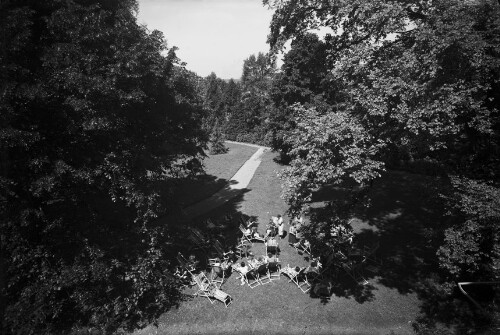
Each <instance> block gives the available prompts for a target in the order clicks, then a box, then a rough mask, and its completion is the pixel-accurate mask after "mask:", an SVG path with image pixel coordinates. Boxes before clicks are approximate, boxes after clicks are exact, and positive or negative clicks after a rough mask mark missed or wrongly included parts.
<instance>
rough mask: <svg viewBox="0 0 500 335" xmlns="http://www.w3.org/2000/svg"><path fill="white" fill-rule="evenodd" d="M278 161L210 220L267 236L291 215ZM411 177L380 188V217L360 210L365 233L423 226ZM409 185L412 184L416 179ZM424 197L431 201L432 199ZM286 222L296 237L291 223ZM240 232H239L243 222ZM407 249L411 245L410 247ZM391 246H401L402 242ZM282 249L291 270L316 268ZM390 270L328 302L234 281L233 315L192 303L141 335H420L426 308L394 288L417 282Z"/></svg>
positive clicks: (404, 289)
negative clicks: (413, 205)
mask: <svg viewBox="0 0 500 335" xmlns="http://www.w3.org/2000/svg"><path fill="white" fill-rule="evenodd" d="M274 157H275V154H274V153H270V152H267V153H265V154H264V156H263V161H262V163H261V165H260V166H259V168H258V169H257V172H256V174H255V175H254V177H253V179H252V181H251V183H250V185H249V186H248V190H247V191H246V192H245V193H244V194H242V195H241V196H240V197H238V198H237V199H235V201H233V202H232V203H228V204H227V205H225V206H224V207H222V208H218V209H216V210H214V211H213V212H212V213H209V214H208V215H205V216H204V217H203V218H206V217H212V218H217V217H220V216H222V215H223V214H225V213H228V212H232V213H233V214H238V215H240V214H245V215H248V216H253V217H255V218H256V219H257V220H258V222H259V223H260V226H259V231H260V232H264V229H265V223H266V222H267V221H268V218H269V217H270V216H271V215H276V214H278V213H284V211H285V209H286V205H285V204H284V203H283V201H282V200H281V199H280V197H279V195H280V191H281V187H280V183H279V180H278V178H277V177H276V174H275V171H276V170H279V169H280V168H281V167H280V166H279V165H278V164H276V163H275V162H274V161H273V158H274ZM405 176H406V175H398V174H396V175H395V176H394V175H391V174H389V175H388V176H387V177H386V178H387V182H388V183H385V182H383V181H381V182H380V183H379V184H378V186H379V188H378V189H377V190H376V191H374V193H373V197H374V200H376V199H379V198H380V197H381V196H382V195H383V194H386V195H387V193H388V192H389V193H390V199H388V203H386V202H384V200H383V199H379V200H377V201H378V202H375V203H374V205H376V206H378V207H379V210H380V211H377V209H376V208H372V209H370V210H369V211H365V212H361V211H360V213H359V218H358V221H357V222H356V224H357V230H358V232H364V231H366V230H370V229H375V230H376V229H379V230H382V231H383V230H384V229H386V228H387V227H386V228H384V227H383V225H384V224H385V225H388V222H390V224H391V225H394V226H396V225H398V224H399V223H401V224H402V223H405V222H402V221H400V219H401V218H403V217H406V216H407V215H409V216H410V217H411V218H413V220H421V219H422V218H421V217H420V216H418V215H415V214H414V213H413V214H412V213H405V212H404V206H403V205H404V201H403V202H401V203H398V201H399V200H398V199H399V196H398V193H397V192H403V191H404V192H407V191H409V189H408V187H407V186H406V187H405V186H403V185H401V184H400V183H401V182H402V180H404V178H405ZM394 178H396V179H394ZM411 178H412V177H410V179H411ZM406 182H407V183H411V180H409V181H408V180H407V181H406ZM376 186H377V185H376ZM374 189H376V187H374ZM391 192H394V193H391ZM419 197H421V198H422V199H421V200H425V198H424V197H425V194H421V195H420V196H419ZM407 200H408V199H407ZM389 203H390V204H392V205H390V204H389ZM429 205H430V204H429ZM396 207H397V208H396ZM426 211H430V209H428V208H427V209H424V210H421V211H420V212H421V213H420V214H424V213H426ZM203 218H200V220H201V219H203ZM372 218H373V220H372ZM285 222H286V225H285V228H286V230H288V220H287V218H286V217H285ZM234 225H235V226H236V227H237V223H236V222H235V223H234ZM377 226H378V227H377ZM405 228H406V227H403V226H400V227H399V230H400V231H404V229H405ZM394 229H396V228H394ZM233 234H234V235H236V234H237V228H236V229H234V230H233ZM234 237H236V236H234ZM410 237H412V236H410ZM403 242H404V243H406V242H407V240H403ZM386 243H388V244H389V245H397V246H398V247H400V246H401V245H400V243H399V242H397V241H396V242H391V241H386ZM280 247H281V255H280V260H281V262H282V264H283V265H285V266H286V265H287V264H290V265H291V266H296V265H299V266H305V265H307V264H308V262H307V260H306V259H305V258H304V257H303V256H301V255H299V254H298V253H297V252H296V251H295V249H294V248H292V247H290V246H289V245H288V243H287V241H286V240H283V241H282V242H281V243H280ZM253 251H254V253H255V254H256V255H262V254H263V253H264V246H263V245H262V244H258V243H256V244H254V247H253ZM390 264H391V268H390V269H389V270H390V272H391V273H390V274H388V275H387V276H386V274H385V273H383V272H382V273H381V274H380V276H372V277H371V278H369V284H368V285H364V286H357V285H355V284H354V283H350V284H349V283H348V284H346V285H343V286H339V287H336V288H335V290H334V294H333V296H332V298H331V300H330V301H322V300H321V299H317V298H312V297H311V296H310V295H309V293H307V294H304V293H302V292H301V291H300V290H299V289H298V288H297V287H296V286H295V285H294V284H292V283H288V280H287V279H286V277H284V276H282V277H281V279H280V280H277V281H274V282H272V283H270V284H266V285H261V286H258V287H256V288H254V289H251V288H249V287H248V286H240V282H239V280H238V279H237V277H238V276H237V275H235V274H233V275H232V276H231V277H230V278H229V279H228V281H227V282H226V283H225V284H224V285H223V287H222V290H223V291H225V292H227V293H228V294H230V295H231V296H232V297H233V299H234V301H233V303H232V304H231V305H230V306H229V307H228V308H225V307H224V305H223V304H222V303H217V302H216V303H215V304H214V305H211V304H210V302H209V301H208V300H207V299H206V298H201V297H200V298H196V297H195V298H189V299H188V300H187V301H185V302H182V303H181V304H180V306H179V307H178V308H177V309H173V310H171V311H169V312H168V313H165V314H164V315H162V316H161V317H160V319H159V322H158V327H156V326H154V325H150V326H148V327H146V328H144V329H142V330H138V331H136V332H135V333H134V334H136V335H139V334H140V335H144V334H162V335H167V334H234V333H237V334H256V333H268V334H381V335H386V334H413V331H412V327H411V321H413V320H415V318H416V317H417V315H418V314H419V312H420V304H421V301H420V300H419V298H418V297H417V294H416V293H415V291H414V290H412V289H411V288H409V287H408V286H407V285H406V284H403V285H399V284H398V283H397V282H394V280H396V279H397V278H398V277H397V276H394V273H398V274H399V279H400V280H404V279H406V280H408V281H409V280H411V276H407V277H406V278H403V275H402V272H403V268H404V264H399V265H397V266H400V268H396V265H394V264H393V263H390ZM397 270H398V271H399V272H398V271H397ZM339 280H344V279H339ZM192 292H194V291H193V290H186V293H188V294H189V293H192Z"/></svg>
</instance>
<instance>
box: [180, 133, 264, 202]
mask: <svg viewBox="0 0 500 335" xmlns="http://www.w3.org/2000/svg"><path fill="white" fill-rule="evenodd" d="M226 147H227V148H228V149H229V150H228V152H227V153H225V154H220V155H210V154H208V152H207V157H206V158H205V160H204V162H203V164H204V166H205V174H201V175H199V176H197V177H196V178H195V179H193V180H185V181H183V182H182V186H181V188H180V189H179V190H178V194H177V197H178V199H179V200H180V202H181V203H182V204H183V205H184V207H186V206H189V205H192V204H194V203H197V202H198V201H200V200H203V199H205V198H208V197H209V196H211V195H212V194H214V193H215V192H217V191H218V190H220V189H221V188H223V187H224V186H225V185H226V183H227V182H228V181H229V179H231V177H232V176H233V175H234V174H235V173H236V172H237V171H238V170H239V168H240V167H241V166H242V165H243V164H244V163H245V162H246V161H247V160H248V159H249V158H250V157H251V156H252V155H253V154H254V153H255V151H257V148H254V147H250V146H247V145H241V144H234V143H226Z"/></svg>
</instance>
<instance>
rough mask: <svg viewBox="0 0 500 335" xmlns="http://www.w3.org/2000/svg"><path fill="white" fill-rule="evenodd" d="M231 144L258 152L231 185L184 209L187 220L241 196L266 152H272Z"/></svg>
mask: <svg viewBox="0 0 500 335" xmlns="http://www.w3.org/2000/svg"><path fill="white" fill-rule="evenodd" d="M227 142H229V143H235V144H241V145H248V146H252V147H256V148H258V149H257V151H256V152H255V153H254V154H253V155H252V157H250V158H249V159H248V160H247V161H246V162H245V164H243V165H242V166H241V167H240V169H239V170H238V171H237V172H236V174H235V175H234V176H233V177H232V178H231V179H230V180H229V183H228V184H227V185H226V186H225V187H224V188H223V189H221V190H219V191H217V192H216V193H215V194H213V195H212V196H210V197H208V198H206V199H204V200H202V201H200V202H197V203H196V204H194V205H191V206H189V207H186V208H184V214H185V216H186V218H187V219H193V218H195V217H196V216H199V215H202V214H205V213H207V212H209V211H211V210H212V209H214V208H217V207H219V206H222V205H224V204H225V203H226V202H227V201H229V200H231V199H232V198H234V197H235V196H237V195H239V194H241V192H242V190H243V189H245V188H247V187H248V184H250V181H251V180H252V177H253V175H254V174H255V171H257V168H258V167H259V165H260V162H261V161H262V155H263V154H264V152H266V151H268V150H270V148H268V147H263V146H259V145H255V144H248V143H240V142H233V141H227Z"/></svg>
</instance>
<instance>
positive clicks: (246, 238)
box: [240, 225, 253, 245]
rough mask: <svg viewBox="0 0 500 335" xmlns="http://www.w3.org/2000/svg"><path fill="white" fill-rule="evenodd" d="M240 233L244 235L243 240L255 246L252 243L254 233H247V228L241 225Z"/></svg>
mask: <svg viewBox="0 0 500 335" xmlns="http://www.w3.org/2000/svg"><path fill="white" fill-rule="evenodd" d="M240 231H241V232H242V233H243V237H242V240H245V241H248V242H250V243H251V244H252V245H253V242H252V232H250V233H247V231H246V228H245V227H243V225H240Z"/></svg>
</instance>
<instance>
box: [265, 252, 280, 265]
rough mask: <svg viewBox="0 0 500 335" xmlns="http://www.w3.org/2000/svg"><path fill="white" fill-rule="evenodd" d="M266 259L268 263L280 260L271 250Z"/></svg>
mask: <svg viewBox="0 0 500 335" xmlns="http://www.w3.org/2000/svg"><path fill="white" fill-rule="evenodd" d="M264 261H265V262H266V263H274V262H278V261H279V260H278V257H276V255H274V254H273V253H271V252H268V253H267V256H264Z"/></svg>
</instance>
